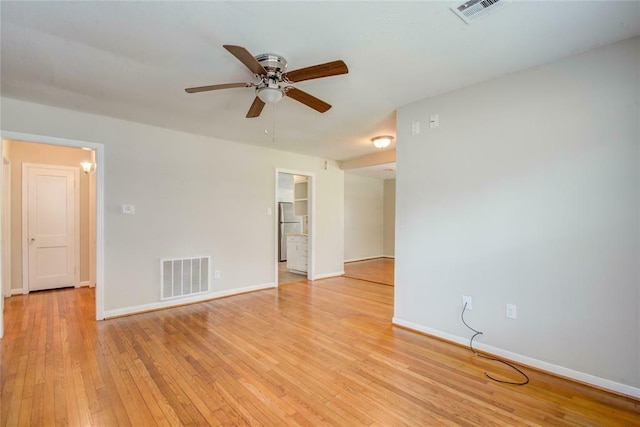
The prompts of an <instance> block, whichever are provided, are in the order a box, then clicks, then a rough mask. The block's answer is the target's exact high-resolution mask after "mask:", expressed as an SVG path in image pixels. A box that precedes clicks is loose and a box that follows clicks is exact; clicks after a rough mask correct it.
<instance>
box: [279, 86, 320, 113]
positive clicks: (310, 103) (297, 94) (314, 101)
mask: <svg viewBox="0 0 640 427" xmlns="http://www.w3.org/2000/svg"><path fill="white" fill-rule="evenodd" d="M287 96H288V97H290V98H293V99H295V100H296V101H298V102H301V103H303V104H304V105H306V106H307V107H311V108H313V109H314V110H316V111H319V112H321V113H324V112H326V111H328V110H329V109H330V108H331V105H329V104H327V103H326V102H324V101H323V100H321V99H318V98H316V97H315V96H313V95H309V94H308V93H307V92H305V91H303V90H300V89H296V88H295V87H292V88H290V89H289V90H287Z"/></svg>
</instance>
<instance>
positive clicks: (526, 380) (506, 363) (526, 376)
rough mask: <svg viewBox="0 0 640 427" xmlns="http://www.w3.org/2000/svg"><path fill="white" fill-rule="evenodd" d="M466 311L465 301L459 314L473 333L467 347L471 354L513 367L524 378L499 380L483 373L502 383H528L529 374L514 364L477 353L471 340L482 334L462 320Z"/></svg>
mask: <svg viewBox="0 0 640 427" xmlns="http://www.w3.org/2000/svg"><path fill="white" fill-rule="evenodd" d="M465 311H467V303H466V302H465V303H464V307H462V313H461V314H460V318H461V319H462V323H464V326H466V327H467V328H469V329H471V330H472V331H473V332H474V334H473V336H472V337H471V340H470V341H469V349H470V350H471V351H472V352H473V354H475V355H476V356H478V357H482V358H483V359H488V360H493V361H495V362H500V363H503V364H505V365H507V366H509V367H511V368H513V369H515V370H516V371H518V372H519V373H520V374H521V375H522V376H523V377H524V378H525V379H524V381H521V382H514V381H504V380H499V379H497V378H494V377H492V376H491V375H489V374H487V373H486V372H485V373H484V375H485V376H486V377H487V378H489V379H491V380H493V381H496V382H499V383H502V384H512V385H525V384H528V383H529V376H528V375H527V374H525V373H524V372H522V371H521V370H520V369H518V368H517V367H516V366H514V365H512V364H511V363H509V362H507V361H505V360H502V359H496V358H495V357H490V356H485V355H484V354H481V353H478V352H477V351H476V350H475V349H474V348H473V340H474V339H475V338H476V337H477V336H478V335H482V332H480V331H476V330H475V329H473V328H472V327H471V326H469V325H468V324H467V322H465V321H464V312H465Z"/></svg>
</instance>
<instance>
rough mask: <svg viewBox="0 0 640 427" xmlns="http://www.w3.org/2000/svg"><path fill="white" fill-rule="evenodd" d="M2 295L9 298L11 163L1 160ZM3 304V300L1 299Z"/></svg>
mask: <svg viewBox="0 0 640 427" xmlns="http://www.w3.org/2000/svg"><path fill="white" fill-rule="evenodd" d="M2 168H3V169H2V215H3V216H2V221H1V222H2V233H3V234H2V247H3V248H4V249H6V250H5V251H3V253H2V259H1V260H0V265H1V266H2V282H3V283H2V295H3V297H10V296H11V162H10V161H9V160H8V159H6V158H4V157H3V158H2ZM3 302H4V298H3Z"/></svg>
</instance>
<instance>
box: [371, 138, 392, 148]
mask: <svg viewBox="0 0 640 427" xmlns="http://www.w3.org/2000/svg"><path fill="white" fill-rule="evenodd" d="M391 141H393V137H392V136H386V135H385V136H376V137H374V138H371V142H373V145H374V146H375V147H376V148H387V147H388V146H389V145H390V144H391Z"/></svg>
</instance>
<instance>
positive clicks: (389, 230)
mask: <svg viewBox="0 0 640 427" xmlns="http://www.w3.org/2000/svg"><path fill="white" fill-rule="evenodd" d="M383 221H384V237H383V240H384V243H383V247H384V250H383V252H384V256H387V257H393V256H395V254H396V249H395V243H396V180H395V179H385V180H384V209H383Z"/></svg>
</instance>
